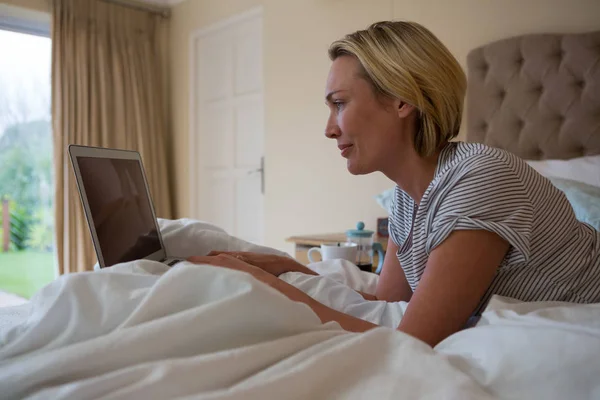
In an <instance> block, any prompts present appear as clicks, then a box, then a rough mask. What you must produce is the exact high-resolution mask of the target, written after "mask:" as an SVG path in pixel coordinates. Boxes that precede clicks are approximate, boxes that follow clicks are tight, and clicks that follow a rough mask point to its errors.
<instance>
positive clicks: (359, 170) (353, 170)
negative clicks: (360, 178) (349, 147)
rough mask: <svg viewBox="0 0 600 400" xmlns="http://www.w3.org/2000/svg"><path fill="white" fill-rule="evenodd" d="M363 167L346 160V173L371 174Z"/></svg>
mask: <svg viewBox="0 0 600 400" xmlns="http://www.w3.org/2000/svg"><path fill="white" fill-rule="evenodd" d="M365 167H366V166H365V165H361V164H359V163H357V162H353V161H352V159H348V161H347V163H346V168H347V169H348V172H350V173H351V174H352V175H366V174H370V173H371V172H373V171H371V170H369V169H368V168H365Z"/></svg>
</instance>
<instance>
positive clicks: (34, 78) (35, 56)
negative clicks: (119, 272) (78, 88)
mask: <svg viewBox="0 0 600 400" xmlns="http://www.w3.org/2000/svg"><path fill="white" fill-rule="evenodd" d="M44 18H45V19H44ZM48 20H49V16H48V15H46V14H43V13H33V12H28V11H23V10H21V9H18V8H15V7H8V6H2V7H0V220H1V221H2V223H1V224H0V306H3V305H8V304H9V303H11V302H12V301H13V300H14V301H18V299H19V298H29V297H31V295H32V294H33V293H35V292H36V291H37V290H38V289H39V288H40V287H41V286H43V285H45V284H47V283H48V282H50V281H51V280H52V279H54V276H55V262H54V260H55V256H54V226H53V225H54V213H53V209H52V197H53V178H52V171H53V167H52V131H51V117H50V112H51V109H50V104H51V102H50V98H51V91H50V88H51V86H50V73H51V41H50V38H49V37H48V35H49V32H48V24H47V22H48Z"/></svg>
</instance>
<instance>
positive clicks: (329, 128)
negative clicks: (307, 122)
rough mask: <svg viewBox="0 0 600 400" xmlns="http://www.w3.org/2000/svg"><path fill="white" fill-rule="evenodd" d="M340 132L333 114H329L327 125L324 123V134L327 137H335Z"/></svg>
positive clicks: (339, 134)
mask: <svg viewBox="0 0 600 400" xmlns="http://www.w3.org/2000/svg"><path fill="white" fill-rule="evenodd" d="M341 134H342V132H341V131H340V127H339V126H338V124H337V122H336V120H335V118H334V117H333V115H330V116H329V119H328V120H327V125H325V136H327V137H328V138H329V139H335V138H338V137H340V136H341Z"/></svg>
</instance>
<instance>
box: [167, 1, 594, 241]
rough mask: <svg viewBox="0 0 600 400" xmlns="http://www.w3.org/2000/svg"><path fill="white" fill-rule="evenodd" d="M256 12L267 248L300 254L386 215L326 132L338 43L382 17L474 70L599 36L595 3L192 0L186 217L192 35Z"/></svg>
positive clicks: (181, 21) (182, 197) (178, 36)
mask: <svg viewBox="0 0 600 400" xmlns="http://www.w3.org/2000/svg"><path fill="white" fill-rule="evenodd" d="M257 5H262V6H263V10H264V14H263V15H264V25H265V27H264V28H265V29H264V40H265V43H264V51H265V53H264V57H265V64H264V65H265V67H264V68H265V114H266V115H265V126H266V154H265V156H266V166H267V171H266V190H267V191H266V198H265V207H266V209H265V212H266V216H265V218H266V221H265V228H266V237H265V239H266V243H267V244H268V245H271V246H275V247H278V248H281V249H283V250H287V251H291V246H290V245H289V244H286V243H285V242H284V239H285V238H286V237H288V236H290V235H295V234H303V233H304V234H306V233H315V232H316V233H320V232H331V231H340V230H344V229H347V228H350V227H352V226H353V225H354V224H355V223H356V221H357V220H364V221H365V222H366V224H367V226H368V227H371V228H374V223H375V220H376V218H377V217H381V216H384V212H383V210H381V209H379V207H378V206H377V204H376V203H375V201H374V199H373V196H374V195H376V194H377V193H378V192H380V191H381V190H383V189H386V188H388V187H391V186H392V183H391V182H388V181H387V180H386V178H385V177H383V176H382V175H381V174H373V175H371V176H362V177H355V176H352V175H350V174H349V173H348V172H347V171H346V169H345V162H344V160H343V159H342V158H341V157H340V156H339V152H338V151H337V148H336V146H335V142H333V141H330V140H328V139H326V138H325V137H324V135H323V130H324V124H325V120H326V117H327V108H326V106H325V105H324V103H323V95H324V85H325V79H326V76H327V72H328V68H329V64H330V62H329V60H328V58H327V47H328V45H329V43H330V42H331V41H333V40H335V39H336V38H338V37H340V36H342V35H344V34H345V33H348V32H351V31H353V30H356V29H361V28H364V27H366V26H367V25H368V24H369V23H371V22H374V21H376V20H382V19H390V18H396V19H405V20H414V21H417V22H420V23H422V24H423V25H425V26H426V27H428V28H429V29H431V30H432V31H433V32H434V33H435V34H436V35H438V36H439V37H440V39H441V40H442V41H443V42H444V43H446V44H447V46H448V47H449V48H450V50H451V51H452V52H453V53H454V54H455V56H456V57H457V58H458V60H459V61H460V63H461V64H462V65H463V67H464V65H465V60H466V55H467V53H468V52H469V50H470V49H472V48H474V47H477V46H480V45H482V44H485V43H487V42H489V41H492V40H497V39H501V38H505V37H509V36H513V35H519V34H524V33H534V32H580V31H586V30H594V29H600V19H599V18H598V15H600V1H596V0H577V1H574V0H505V1H500V0H453V1H451V2H449V1H445V0H419V1H418V2H417V1H414V0H411V1H409V0H372V1H364V0H298V1H292V0H187V1H185V2H183V3H180V4H179V5H177V6H176V7H175V8H174V9H173V16H172V20H171V35H170V40H171V78H172V80H171V84H172V86H171V88H172V93H171V94H172V96H171V101H172V103H171V107H172V110H173V115H172V117H173V120H172V125H173V128H174V129H173V134H174V140H175V141H174V149H173V150H174V155H173V160H175V163H176V164H175V176H174V177H173V180H174V182H175V188H176V192H175V193H176V207H177V215H178V216H188V215H189V209H188V198H189V192H188V187H187V165H188V148H187V143H188V96H189V92H188V41H189V35H190V33H191V32H192V31H194V30H196V29H199V28H202V27H205V26H207V25H210V24H212V23H214V22H217V21H219V20H220V19H223V18H226V17H228V16H231V15H234V14H236V13H239V12H242V11H245V10H247V9H249V8H252V7H254V6H257Z"/></svg>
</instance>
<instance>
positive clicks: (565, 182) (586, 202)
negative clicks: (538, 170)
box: [548, 178, 600, 231]
mask: <svg viewBox="0 0 600 400" xmlns="http://www.w3.org/2000/svg"><path fill="white" fill-rule="evenodd" d="M548 179H549V180H550V182H552V184H553V185H554V186H556V187H557V188H558V189H559V190H560V191H562V192H563V193H564V194H565V195H566V196H567V200H569V203H571V206H572V207H573V211H575V217H576V218H577V219H578V220H579V221H581V222H586V223H588V224H590V225H591V226H593V227H594V228H595V229H596V230H597V231H600V187H596V186H591V185H586V184H585V183H581V182H577V181H573V180H569V179H562V178H548Z"/></svg>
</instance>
